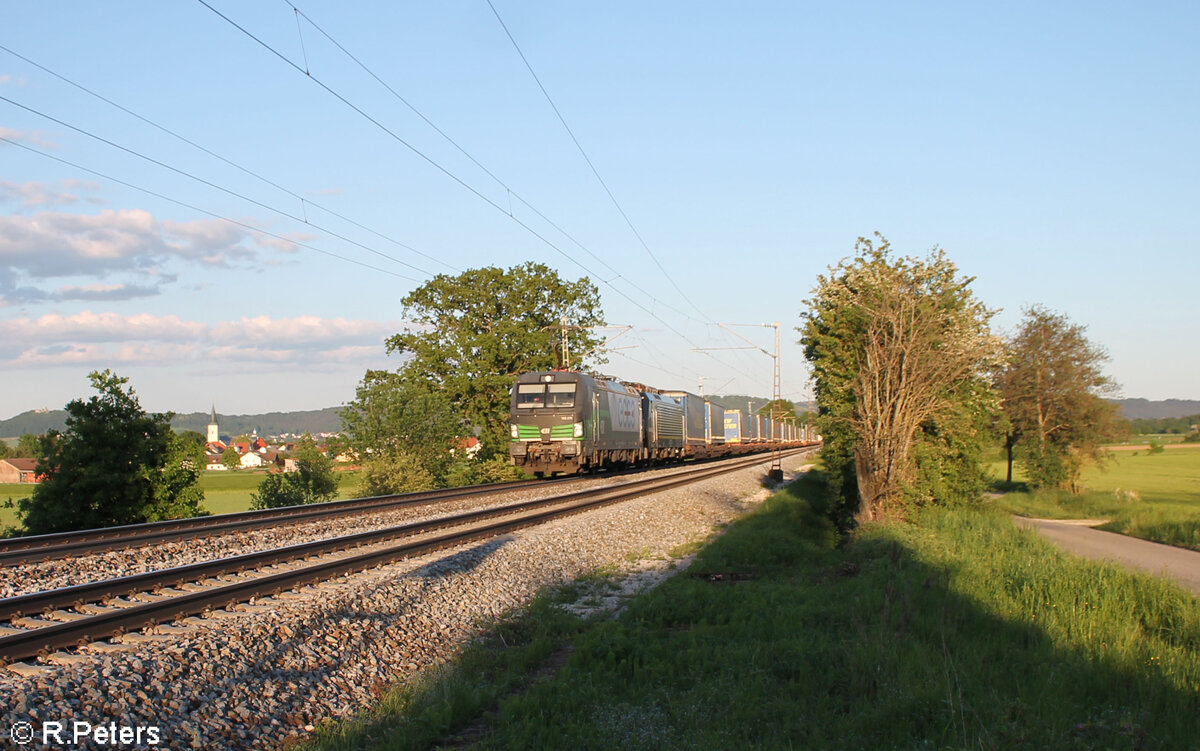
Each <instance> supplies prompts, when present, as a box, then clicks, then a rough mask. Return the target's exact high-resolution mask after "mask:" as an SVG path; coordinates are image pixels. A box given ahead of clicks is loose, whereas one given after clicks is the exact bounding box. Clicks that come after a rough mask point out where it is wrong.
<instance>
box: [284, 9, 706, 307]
mask: <svg viewBox="0 0 1200 751" xmlns="http://www.w3.org/2000/svg"><path fill="white" fill-rule="evenodd" d="M283 2H284V3H285V4H286V5H287V6H288V7H290V8H291V9H292V10H293V11H294V12H295V13H296V14H297V16H298V17H300V18H303V19H304V20H305V21H307V22H308V23H309V24H310V25H311V26H312V27H313V28H314V29H316V30H317V32H319V33H320V34H321V35H322V36H324V37H325V38H326V39H327V40H329V42H330V44H332V45H333V46H335V47H337V48H338V50H340V51H341V52H342V54H344V55H345V56H346V57H348V58H349V59H350V60H351V61H353V62H354V64H355V65H357V66H358V67H359V68H361V69H362V70H363V72H365V73H366V74H367V75H368V76H370V77H371V78H372V79H374V80H375V81H376V82H377V83H378V84H379V85H380V86H382V87H383V88H384V89H386V90H387V91H388V93H390V94H391V95H392V96H393V97H394V98H395V99H396V100H397V101H399V102H400V103H401V104H403V105H404V106H405V107H406V108H408V110H409V111H410V112H412V113H413V114H414V115H416V116H417V117H418V118H419V119H420V120H421V121H422V122H424V123H425V124H426V125H428V126H429V127H430V128H431V129H432V130H433V131H434V132H435V133H437V134H438V135H439V136H441V137H442V138H443V139H444V140H445V141H446V142H447V143H449V144H450V145H451V146H452V147H454V149H455V150H457V151H458V152H459V153H460V154H462V155H463V156H464V157H466V159H467V160H468V161H470V162H471V163H472V164H474V165H475V166H476V167H478V168H479V169H480V171H482V172H483V173H484V174H485V175H487V176H488V177H490V178H491V179H492V180H493V181H495V183H496V184H497V185H499V186H500V187H502V188H503V189H504V191H505V194H506V197H507V199H508V207H507V211H506V212H505V213H507V215H508V217H509V218H510V219H513V218H515V217H514V215H513V212H512V199H514V198H515V199H516V200H517V201H518V202H520V203H521V204H522V205H523V206H525V207H526V208H528V209H529V210H530V211H532V212H533V213H534V214H536V215H537V216H538V218H540V219H541V220H542V221H544V222H546V223H547V224H549V225H550V226H551V227H553V228H554V229H555V230H556V231H557V232H558V233H559V234H561V235H562V236H563V237H565V238H567V239H568V240H570V241H571V243H572V244H574V245H575V247H577V248H579V249H580V250H582V251H583V252H584V253H587V254H588V255H589V256H590V257H591V258H592V259H594V260H595V261H596V262H597V263H599V264H600V265H601V266H603V267H604V268H606V269H608V270H609V271H610V272H612V274H613V275H614V276H613V277H612V278H610V279H607V280H603V279H602V281H604V282H605V283H606V284H607V285H608V286H610V287H611V286H613V285H612V283H613V282H614V281H616V280H618V279H619V280H621V281H622V282H624V283H625V284H628V285H629V286H630V287H631V288H633V289H634V290H636V291H637V292H638V293H639V294H641V295H643V296H645V297H646V298H648V299H650V300H652V301H653V302H654V303H655V304H657V305H661V306H663V307H664V308H666V309H668V310H670V311H671V312H673V313H676V314H678V315H681V316H684V317H687V318H692V316H690V315H689V314H687V313H685V312H684V311H682V310H679V309H678V308H676V307H674V306H672V305H670V304H669V303H667V302H665V301H663V300H660V299H658V298H656V297H655V296H654V295H653V294H651V293H650V292H648V291H647V290H645V289H643V288H642V287H641V286H639V285H638V284H637V282H635V281H634V280H633V279H630V278H629V277H628V276H626V275H625V274H624V273H623V272H622V271H621V270H620V269H619V268H616V267H614V266H613V265H612V264H610V263H609V262H608V261H606V260H605V259H604V257H603V256H601V255H599V254H598V253H596V252H594V251H593V250H592V249H591V248H589V247H587V246H586V245H584V244H583V242H581V241H580V240H579V239H578V238H576V237H575V236H574V235H572V234H571V233H570V232H568V231H567V230H566V229H565V228H563V227H562V225H561V224H559V223H558V222H555V221H554V220H553V219H551V218H550V217H548V216H546V214H545V213H543V212H542V211H541V210H540V209H539V208H538V207H537V206H535V205H533V204H532V203H530V202H529V201H528V200H527V199H526V198H525V197H524V196H522V195H521V194H520V193H519V192H517V191H516V190H514V189H513V187H512V186H511V185H509V184H508V183H507V182H505V181H504V180H503V179H501V178H500V177H499V176H498V175H497V174H496V173H495V172H493V171H492V170H491V169H489V168H488V167H487V166H486V165H485V164H483V162H481V161H480V160H479V159H478V158H476V157H475V155H473V154H472V153H471V152H469V151H467V149H466V148H465V147H463V146H462V144H460V143H459V142H458V141H456V140H455V139H454V138H453V137H452V136H451V135H450V134H449V133H447V132H446V131H445V130H444V129H442V128H441V127H439V126H438V125H437V123H435V122H434V121H433V120H432V119H430V118H429V117H428V116H427V115H426V114H425V113H424V112H422V111H421V110H420V109H418V108H417V106H416V105H414V104H413V103H412V102H410V101H409V100H408V99H407V98H405V97H404V96H403V95H401V94H400V92H398V91H396V89H395V88H394V87H393V86H391V85H390V84H389V83H388V82H387V81H385V80H384V79H383V77H381V76H380V75H379V74H378V73H376V72H375V71H374V70H372V69H371V68H370V67H369V66H368V65H367V64H366V63H364V62H363V61H362V60H361V59H359V58H358V57H357V56H356V55H355V54H354V53H353V52H351V51H350V50H349V49H347V48H346V47H345V46H344V45H343V44H342V43H341V42H339V41H338V40H337V39H335V38H334V37H333V35H332V34H330V33H329V32H328V31H326V30H325V29H324V28H323V27H322V26H321V25H320V24H318V23H317V22H316V21H315V20H314V19H313V18H312V17H310V16H309V15H308V14H306V13H305V12H304V11H303V10H300V8H299V7H298V6H297V5H296V4H295V3H293V2H292V1H291V0H283ZM295 67H297V68H298V66H295ZM305 74H306V75H308V76H309V77H312V72H311V70H309V68H308V65H307V62H306V63H305ZM660 268H661V266H660ZM589 273H590V272H589ZM693 320H698V319H694V318H693Z"/></svg>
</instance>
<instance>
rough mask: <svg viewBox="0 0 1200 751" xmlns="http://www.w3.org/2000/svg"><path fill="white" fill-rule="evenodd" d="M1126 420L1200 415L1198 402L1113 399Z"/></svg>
mask: <svg viewBox="0 0 1200 751" xmlns="http://www.w3.org/2000/svg"><path fill="white" fill-rule="evenodd" d="M1112 401H1113V402H1114V403H1116V404H1117V405H1118V406H1120V408H1121V414H1122V415H1124V417H1125V418H1126V419H1127V420H1161V419H1164V418H1168V417H1187V416H1189V415H1198V414H1200V402H1198V401H1193V400H1189V399H1164V400H1163V401H1159V402H1152V401H1150V400H1149V399H1113V400H1112Z"/></svg>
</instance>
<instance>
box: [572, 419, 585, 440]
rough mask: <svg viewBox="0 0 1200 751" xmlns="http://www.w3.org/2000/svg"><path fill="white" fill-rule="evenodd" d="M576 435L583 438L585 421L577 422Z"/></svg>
mask: <svg viewBox="0 0 1200 751" xmlns="http://www.w3.org/2000/svg"><path fill="white" fill-rule="evenodd" d="M574 436H575V437H576V438H583V423H581V422H577V423H575V432H574Z"/></svg>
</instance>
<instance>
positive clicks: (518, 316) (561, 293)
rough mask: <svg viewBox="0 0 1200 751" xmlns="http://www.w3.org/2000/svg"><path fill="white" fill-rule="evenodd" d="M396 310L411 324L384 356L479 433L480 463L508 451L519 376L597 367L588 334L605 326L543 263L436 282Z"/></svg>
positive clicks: (577, 289)
mask: <svg viewBox="0 0 1200 751" xmlns="http://www.w3.org/2000/svg"><path fill="white" fill-rule="evenodd" d="M402 302H403V304H404V310H405V318H406V319H407V320H409V321H412V322H413V324H414V325H413V326H412V327H411V328H409V329H408V330H406V331H403V332H400V333H398V334H396V335H395V336H392V337H391V338H389V339H388V341H387V348H388V352H391V353H398V354H403V355H405V356H407V357H408V358H409V360H408V362H406V363H405V365H404V366H403V368H402V372H403V374H404V378H405V380H416V381H423V382H425V383H427V384H429V386H430V387H431V388H433V389H436V390H440V391H442V392H444V393H445V395H446V398H447V399H448V400H449V401H450V403H451V404H453V405H454V407H455V409H456V410H457V411H458V412H459V413H460V414H461V415H462V416H463V417H464V418H465V419H466V420H467V421H468V422H469V423H470V424H471V425H473V426H476V427H478V428H480V430H481V435H480V440H481V442H482V443H483V451H484V455H485V456H488V455H491V454H492V453H502V452H503V450H504V448H505V447H506V446H507V442H508V435H507V421H508V418H507V415H508V399H509V390H510V389H511V388H512V385H513V382H514V379H515V377H516V376H517V375H518V374H519V373H524V372H527V371H531V370H550V369H552V368H556V367H560V366H563V365H577V364H579V362H580V358H581V357H582V356H587V357H589V358H590V359H591V360H592V361H594V362H602V360H598V359H597V358H598V355H597V354H596V351H597V349H598V348H599V346H600V344H601V340H600V339H599V338H597V337H596V336H595V335H594V334H593V333H592V330H593V329H594V328H595V327H597V326H601V325H603V324H604V319H603V313H602V312H601V309H600V295H599V292H598V291H597V290H596V287H595V285H593V284H592V283H591V282H590V281H589V280H588V279H586V278H583V279H579V280H577V281H574V282H568V281H564V280H563V279H561V278H560V277H559V275H558V273H557V272H555V271H554V270H553V269H551V268H550V267H548V266H545V265H543V264H539V263H525V264H522V265H520V266H514V267H513V268H510V269H507V270H504V269H499V268H495V267H490V266H489V267H487V268H482V269H470V270H468V271H465V272H463V273H462V274H459V275H457V276H448V275H445V274H441V275H438V276H436V277H434V278H433V279H431V280H430V281H428V282H426V283H425V284H423V285H422V286H420V287H418V288H417V289H415V290H413V291H412V292H411V293H409V294H408V295H407V296H406V297H405V298H404V299H403V300H402ZM564 321H565V322H566V324H567V328H566V330H565V332H566V339H567V348H568V349H569V351H570V352H569V358H570V362H569V363H567V362H566V359H567V358H566V356H565V355H564V353H563V352H562V351H561V350H562V346H561V344H560V342H561V341H562V334H563V328H562V323H563V322H564Z"/></svg>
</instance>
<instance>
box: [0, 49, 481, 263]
mask: <svg viewBox="0 0 1200 751" xmlns="http://www.w3.org/2000/svg"><path fill="white" fill-rule="evenodd" d="M0 50H3V51H4V52H7V53H8V54H10V55H12V56H13V57H16V58H18V59H20V60H22V61H24V62H25V63H27V64H29V65H32V66H33V67H35V68H37V69H39V70H41V71H43V72H44V73H47V74H48V75H51V76H54V77H55V78H57V79H58V80H60V81H62V82H63V83H66V84H68V85H70V86H73V87H75V88H76V89H79V90H80V91H82V92H84V93H86V94H88V95H90V96H92V97H94V98H96V99H99V100H100V101H102V102H104V103H105V104H108V105H110V106H112V107H115V108H116V109H118V110H120V111H122V112H124V113H125V114H127V115H129V116H131V117H134V118H136V119H138V120H140V121H141V122H143V123H146V124H147V125H149V126H151V127H153V128H156V129H157V130H159V131H161V132H163V133H166V134H167V135H169V136H171V137H173V138H175V139H177V140H179V141H182V142H183V143H186V144H188V145H189V146H191V147H193V148H195V149H198V150H200V151H202V152H204V153H205V154H208V155H209V156H211V157H213V158H214V159H217V160H219V161H221V162H223V163H225V164H227V165H229V166H230V167H233V168H234V169H237V170H239V171H241V172H242V173H243V174H246V175H249V176H251V177H253V178H255V179H257V180H259V181H261V182H263V183H265V184H267V185H270V186H271V187H273V188H275V189H277V190H279V191H282V192H283V193H286V194H287V195H289V196H291V197H292V198H295V199H297V200H298V201H300V202H301V208H302V209H303V208H304V207H305V206H306V205H307V206H315V207H316V208H318V209H320V210H321V211H324V212H326V213H328V214H330V215H332V216H335V217H337V218H338V219H341V220H342V221H344V222H347V223H349V224H352V225H354V226H355V227H358V228H359V229H361V230H364V231H366V232H369V233H371V234H373V235H375V236H376V237H378V238H380V239H381V240H386V241H387V242H390V243H392V244H394V245H396V246H397V247H400V248H404V249H405V250H407V251H409V252H411V253H414V254H416V255H419V256H421V257H422V258H425V259H427V260H430V261H433V262H434V263H437V264H440V265H442V266H445V267H446V268H449V269H450V270H452V271H461V269H458V268H455V267H454V266H453V265H451V264H448V263H446V262H445V261H444V260H442V259H440V258H438V257H437V256H434V255H432V254H429V253H426V252H424V251H422V250H419V249H417V248H414V247H412V246H411V245H408V244H406V243H403V242H400V241H399V240H396V239H395V238H392V237H389V236H388V235H385V234H383V233H381V232H379V231H377V230H374V229H372V228H371V227H368V226H366V225H365V224H362V223H360V222H358V221H355V220H354V219H351V218H350V217H348V216H345V215H344V214H341V213H339V212H337V211H335V210H334V209H331V208H329V207H328V206H325V205H323V204H321V203H318V202H317V201H314V200H312V199H311V198H306V197H304V196H302V195H300V194H299V193H297V192H295V191H293V190H291V189H289V188H287V187H285V186H283V185H280V184H279V183H277V182H275V181H274V180H271V179H270V178H268V177H264V176H263V175H261V174H259V173H258V172H255V171H254V170H252V169H250V168H248V167H245V166H243V165H241V164H238V163H237V162H235V161H233V160H232V159H228V158H226V157H224V156H222V155H221V154H218V153H216V152H215V151H213V150H212V149H209V148H207V147H205V146H203V145H201V144H199V143H197V142H195V141H193V140H192V139H190V138H188V137H187V136H184V135H181V134H180V133H177V132H176V131H174V130H172V129H170V128H168V127H166V126H164V125H162V124H160V123H157V122H155V121H154V120H151V119H150V118H148V117H146V116H144V115H141V114H139V113H137V112H135V111H133V110H131V109H129V108H128V107H125V106H124V105H122V104H120V103H118V102H115V101H113V100H112V99H109V98H108V97H106V96H104V95H103V94H100V93H98V92H96V91H94V90H92V89H90V88H88V87H87V86H84V85H83V84H81V83H79V82H77V81H74V80H72V79H70V78H68V77H67V76H64V75H63V74H61V73H58V72H57V71H54V70H51V69H50V68H48V67H46V66H45V65H42V64H41V63H38V62H36V61H35V60H31V59H30V58H28V57H26V56H25V55H22V54H20V53H19V52H16V51H15V50H12V49H10V48H9V47H6V46H4V45H3V44H0ZM303 221H304V222H305V223H306V224H311V222H309V221H308V218H307V213H305V217H304V219H303ZM314 226H315V225H314ZM398 262H399V261H398ZM401 263H402V262H401ZM423 273H424V272H423Z"/></svg>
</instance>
